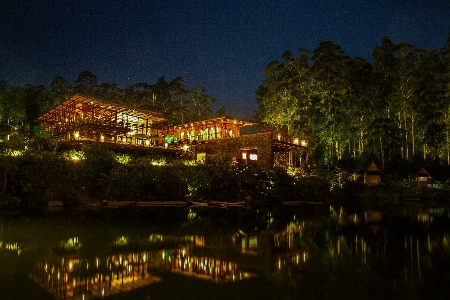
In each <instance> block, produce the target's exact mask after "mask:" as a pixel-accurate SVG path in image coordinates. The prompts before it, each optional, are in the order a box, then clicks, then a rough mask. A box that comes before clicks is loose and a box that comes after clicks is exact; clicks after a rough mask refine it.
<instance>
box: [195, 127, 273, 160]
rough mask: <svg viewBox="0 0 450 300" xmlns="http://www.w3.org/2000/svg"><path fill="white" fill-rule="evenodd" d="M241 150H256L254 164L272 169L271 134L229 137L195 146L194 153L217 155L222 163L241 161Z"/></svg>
mask: <svg viewBox="0 0 450 300" xmlns="http://www.w3.org/2000/svg"><path fill="white" fill-rule="evenodd" d="M241 149H257V151H258V160H257V162H256V164H257V165H258V166H260V167H264V168H272V167H273V153H272V133H271V132H265V133H256V134H249V135H243V136H239V137H230V138H224V139H219V140H212V141H208V142H207V143H204V144H197V145H195V152H196V153H206V155H207V156H208V155H212V154H216V155H219V156H220V157H221V158H222V159H223V160H224V161H230V162H231V161H233V157H235V158H236V161H237V162H240V161H241Z"/></svg>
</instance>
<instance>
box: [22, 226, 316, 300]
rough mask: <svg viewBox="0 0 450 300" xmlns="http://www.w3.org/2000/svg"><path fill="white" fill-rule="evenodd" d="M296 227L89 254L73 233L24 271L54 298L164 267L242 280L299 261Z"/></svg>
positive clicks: (102, 292) (121, 242)
mask: <svg viewBox="0 0 450 300" xmlns="http://www.w3.org/2000/svg"><path fill="white" fill-rule="evenodd" d="M300 231H301V225H298V224H294V223H290V224H289V225H287V226H286V230H285V231H283V232H279V233H276V234H266V233H263V234H261V233H259V234H258V233H256V232H255V233H254V234H246V233H244V232H243V231H241V230H240V231H238V232H237V233H235V234H234V235H232V236H229V237H223V236H219V237H217V236H213V237H205V236H188V237H178V238H177V239H178V242H177V244H178V245H181V246H179V247H176V248H172V249H160V250H152V251H139V252H126V251H125V250H123V251H117V252H118V253H116V254H113V255H110V256H107V257H103V258H100V257H97V258H95V259H90V260H89V259H82V258H80V257H79V255H78V254H77V253H78V251H76V250H79V249H80V248H81V243H79V239H78V237H75V238H70V239H69V240H68V241H67V242H61V243H60V247H59V249H60V250H61V251H59V253H60V254H59V255H54V256H55V257H54V259H55V260H54V261H45V262H37V263H35V264H34V267H33V269H32V272H31V273H30V277H31V278H32V279H33V280H34V281H36V282H38V283H39V284H40V285H41V286H42V287H43V288H45V289H47V290H48V291H49V292H50V293H51V294H53V295H54V296H55V297H56V298H60V299H87V298H86V297H95V298H103V297H106V296H109V295H113V294H115V293H118V292H123V291H129V290H131V289H134V288H138V287H141V286H144V285H149V284H152V283H155V282H159V281H160V280H161V276H160V275H161V272H164V271H169V272H175V273H179V274H183V275H191V276H194V277H195V278H198V279H204V280H212V281H214V282H228V281H237V280H243V279H246V278H251V277H254V276H257V275H258V274H261V273H270V272H272V271H275V270H277V271H279V270H282V269H283V268H285V267H288V266H291V265H299V264H301V263H304V262H305V261H306V260H307V258H308V254H307V252H306V251H303V250H299V249H295V247H294V242H293V241H294V238H295V236H297V237H298V236H299V233H300ZM171 239H172V240H173V239H174V237H171ZM148 240H149V241H151V242H155V243H158V242H161V241H163V240H164V236H162V235H151V236H150V238H149V239H148ZM128 242H129V241H128V240H127V238H126V237H123V236H122V237H118V238H117V239H116V240H115V241H114V244H115V245H118V246H121V247H124V248H123V249H125V247H126V246H127V245H128Z"/></svg>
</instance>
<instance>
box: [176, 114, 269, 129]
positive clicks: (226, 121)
mask: <svg viewBox="0 0 450 300" xmlns="http://www.w3.org/2000/svg"><path fill="white" fill-rule="evenodd" d="M217 123H221V124H233V125H237V126H239V127H244V126H254V125H259V124H261V122H258V121H253V120H245V119H239V118H233V117H230V116H223V117H217V118H211V119H207V120H201V121H195V122H188V123H184V124H179V125H174V126H173V127H174V128H175V127H195V126H201V125H208V124H210V125H214V124H217Z"/></svg>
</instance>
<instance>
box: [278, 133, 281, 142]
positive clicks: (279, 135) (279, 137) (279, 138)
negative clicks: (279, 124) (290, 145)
mask: <svg viewBox="0 0 450 300" xmlns="http://www.w3.org/2000/svg"><path fill="white" fill-rule="evenodd" d="M278 140H279V141H280V140H281V134H280V133H279V134H278Z"/></svg>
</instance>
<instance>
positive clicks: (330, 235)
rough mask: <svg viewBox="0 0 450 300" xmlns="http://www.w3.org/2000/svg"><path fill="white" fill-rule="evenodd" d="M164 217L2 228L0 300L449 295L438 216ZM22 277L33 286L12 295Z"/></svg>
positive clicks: (295, 213) (302, 210) (318, 212)
mask: <svg viewBox="0 0 450 300" xmlns="http://www.w3.org/2000/svg"><path fill="white" fill-rule="evenodd" d="M172 209H173V211H171V212H168V211H167V210H166V211H164V212H162V213H163V214H164V217H165V218H166V220H161V219H157V220H152V218H150V217H149V216H155V214H156V215H158V211H155V210H153V211H152V212H151V213H149V216H147V212H146V211H145V210H141V211H139V212H137V211H136V212H131V213H130V212H127V213H125V214H124V215H122V216H120V217H118V216H119V215H120V214H117V215H114V216H111V215H108V217H107V218H105V217H104V215H103V212H100V213H99V212H97V213H96V214H94V215H89V216H86V215H75V216H74V215H70V216H66V217H64V216H61V215H55V216H50V217H47V218H44V219H39V220H38V219H36V220H30V219H26V218H18V219H3V220H2V223H3V224H2V227H1V228H2V229H1V232H0V262H1V263H2V264H0V272H1V273H2V274H3V275H0V279H2V280H0V293H1V292H2V291H5V292H4V294H3V295H5V296H7V298H5V299H10V298H11V299H12V295H15V294H17V293H19V294H20V295H22V296H24V297H25V298H27V297H28V296H30V295H33V294H35V293H36V291H37V290H40V292H41V293H42V291H46V292H45V293H48V294H47V295H48V299H51V298H57V299H101V298H111V299H127V297H134V296H136V295H139V296H136V297H141V298H142V297H144V296H145V295H147V298H146V299H150V296H151V299H169V298H170V296H171V295H173V297H175V296H176V295H183V296H184V298H185V299H189V297H191V298H194V294H189V292H188V291H183V289H186V287H185V286H183V284H185V285H188V286H189V289H192V290H195V289H196V288H200V287H204V288H206V289H211V291H215V293H220V295H221V296H219V298H220V299H227V297H231V296H233V297H234V299H261V296H264V297H265V298H266V299H272V298H273V299H275V298H277V299H290V298H292V297H293V296H295V295H298V294H299V293H301V295H302V297H303V298H305V299H309V298H310V299H320V298H322V297H328V296H327V295H330V294H333V298H335V299H356V298H359V297H361V296H366V297H368V298H377V297H382V296H383V297H385V298H386V297H387V298H391V297H392V298H394V296H395V298H397V299H414V298H417V299H420V298H421V297H423V296H424V295H427V297H428V298H439V297H440V296H442V295H446V294H448V293H449V286H450V245H449V238H450V236H449V235H450V231H449V229H450V224H449V223H450V222H449V220H450V219H449V215H448V212H449V210H448V208H445V207H444V208H427V207H425V206H423V205H417V206H412V207H408V206H405V207H388V208H386V207H383V208H379V207H378V208H376V207H372V208H370V209H361V208H351V207H347V208H343V207H341V206H326V205H323V206H321V207H320V208H317V207H314V208H311V207H308V206H299V207H293V206H290V207H283V206H278V207H274V208H255V209H250V210H248V209H244V208H236V209H235V210H234V209H230V210H225V211H224V210H218V209H217V210H214V209H211V208H172ZM106 214H108V213H107V212H106ZM116 217H117V218H119V219H120V218H122V219H120V220H118V221H117V219H116ZM7 268H8V269H7ZM11 274H12V275H13V276H11ZM170 274H172V275H170ZM25 275H26V276H28V278H31V279H32V281H31V282H34V284H32V283H30V284H29V285H28V288H27V289H24V290H20V291H14V290H13V288H14V287H17V286H20V284H19V282H16V281H19V280H23V276H25ZM179 276H182V277H179ZM183 278H184V279H183ZM15 280H16V281H15ZM180 282H182V283H180ZM183 282H184V283H183ZM206 282H210V283H211V284H213V285H206V286H205V285H204V284H205V283H206ZM162 287H165V288H162ZM168 287H170V288H169V291H167V288H168ZM163 290H166V292H163ZM158 291H159V292H158ZM169 292H170V294H166V293H169ZM133 293H136V294H133ZM144 294H145V295H144ZM207 294H208V293H206V292H205V294H204V295H203V294H202V293H200V294H198V293H197V294H195V298H196V299H208V298H209V297H208V295H207ZM130 295H134V296H130ZM8 297H10V298H8ZM267 297H269V298H267ZM0 298H1V299H4V298H2V297H0ZM28 298H32V297H28ZM142 299H144V298H142Z"/></svg>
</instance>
